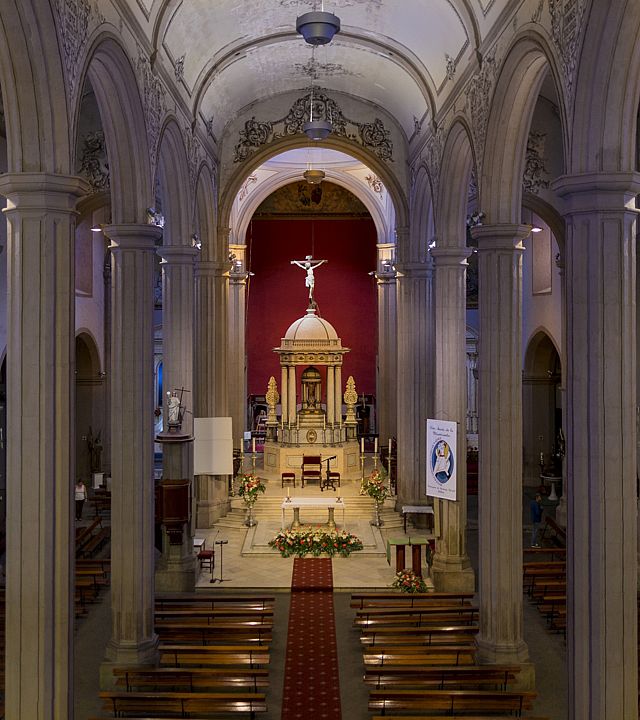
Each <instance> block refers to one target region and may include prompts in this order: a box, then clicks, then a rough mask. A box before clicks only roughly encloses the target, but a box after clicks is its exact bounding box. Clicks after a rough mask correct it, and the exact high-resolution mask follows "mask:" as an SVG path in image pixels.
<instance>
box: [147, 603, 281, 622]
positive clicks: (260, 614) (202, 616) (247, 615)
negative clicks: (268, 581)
mask: <svg viewBox="0 0 640 720" xmlns="http://www.w3.org/2000/svg"><path fill="white" fill-rule="evenodd" d="M155 618H156V622H159V621H160V622H161V621H162V620H163V619H168V620H175V621H180V622H189V621H192V622H194V623H205V622H206V623H207V624H209V625H211V624H213V623H220V622H221V621H226V620H228V619H232V620H234V621H235V622H243V623H251V624H253V625H256V624H257V625H265V624H273V609H267V610H251V609H247V608H237V607H231V608H230V607H219V608H208V607H206V608H173V607H172V608H166V609H161V610H159V609H156V611H155Z"/></svg>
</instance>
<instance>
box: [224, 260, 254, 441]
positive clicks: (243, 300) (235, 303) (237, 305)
mask: <svg viewBox="0 0 640 720" xmlns="http://www.w3.org/2000/svg"><path fill="white" fill-rule="evenodd" d="M248 278H249V274H248V273H246V272H241V273H235V272H234V273H232V274H230V275H229V347H228V350H227V352H228V353H229V359H228V362H229V399H230V401H229V414H230V415H231V418H232V424H233V433H234V436H235V435H239V436H240V437H242V435H243V433H244V431H245V430H246V429H247V427H246V424H247V357H246V352H247V351H246V342H247V341H246V313H247V280H248Z"/></svg>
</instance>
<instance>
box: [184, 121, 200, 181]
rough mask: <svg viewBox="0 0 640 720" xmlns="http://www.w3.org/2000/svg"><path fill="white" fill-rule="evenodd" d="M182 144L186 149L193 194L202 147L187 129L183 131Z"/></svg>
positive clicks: (189, 129)
mask: <svg viewBox="0 0 640 720" xmlns="http://www.w3.org/2000/svg"><path fill="white" fill-rule="evenodd" d="M184 144H185V147H186V149H187V163H188V165H189V182H190V183H191V190H192V192H193V191H194V190H195V187H196V182H197V180H198V171H199V169H200V164H201V163H202V158H203V155H204V151H203V149H202V145H201V144H200V140H198V137H197V135H196V134H195V132H194V131H193V130H192V129H191V128H189V127H186V128H185V129H184Z"/></svg>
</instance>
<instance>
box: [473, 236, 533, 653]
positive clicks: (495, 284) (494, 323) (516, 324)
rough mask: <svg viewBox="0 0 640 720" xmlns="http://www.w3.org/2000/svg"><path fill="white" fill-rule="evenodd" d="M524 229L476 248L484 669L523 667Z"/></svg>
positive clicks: (486, 238)
mask: <svg viewBox="0 0 640 720" xmlns="http://www.w3.org/2000/svg"><path fill="white" fill-rule="evenodd" d="M530 230H531V228H530V227H529V226H528V225H526V226H524V225H494V226H483V227H479V228H475V229H474V231H473V233H474V237H475V238H477V240H478V285H479V296H478V307H479V310H480V346H479V359H478V370H479V405H480V422H479V462H480V468H479V471H480V488H479V493H478V515H479V518H478V524H479V546H480V573H479V575H480V582H479V589H480V635H479V639H478V647H479V649H480V653H481V655H482V656H483V658H484V659H485V660H486V661H487V662H524V661H525V660H526V659H527V658H528V649H527V646H526V644H525V642H524V640H523V627H522V624H523V616H522V613H523V609H522V602H523V598H522V359H521V358H522V253H523V251H524V246H523V245H522V241H523V239H524V238H525V237H527V235H528V234H529V232H530Z"/></svg>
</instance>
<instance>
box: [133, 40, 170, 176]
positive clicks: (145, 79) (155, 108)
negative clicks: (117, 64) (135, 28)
mask: <svg viewBox="0 0 640 720" xmlns="http://www.w3.org/2000/svg"><path fill="white" fill-rule="evenodd" d="M136 68H137V70H138V74H139V76H140V83H141V86H142V104H143V107H144V115H145V123H146V126H147V136H148V141H149V155H150V158H151V169H152V171H154V170H155V167H156V159H157V154H158V142H159V140H160V129H161V127H162V120H163V118H164V114H165V112H166V92H167V91H166V90H165V87H164V85H163V84H162V81H161V80H160V78H159V77H158V76H157V75H156V74H155V73H154V72H153V69H152V68H151V63H150V62H149V58H147V57H146V56H145V54H144V52H143V50H142V48H141V47H139V46H138V62H137V64H136Z"/></svg>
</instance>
